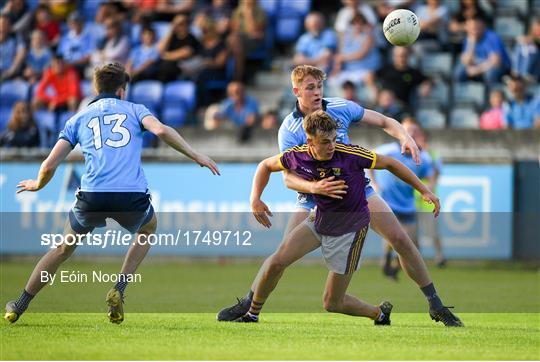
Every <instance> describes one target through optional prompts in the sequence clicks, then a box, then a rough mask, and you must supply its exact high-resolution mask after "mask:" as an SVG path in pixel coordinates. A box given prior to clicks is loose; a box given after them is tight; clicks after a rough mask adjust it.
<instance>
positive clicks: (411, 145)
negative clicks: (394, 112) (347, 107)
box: [362, 109, 421, 165]
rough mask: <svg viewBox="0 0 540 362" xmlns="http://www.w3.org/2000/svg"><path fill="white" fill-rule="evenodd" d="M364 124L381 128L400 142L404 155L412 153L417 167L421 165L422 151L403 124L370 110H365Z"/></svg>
mask: <svg viewBox="0 0 540 362" xmlns="http://www.w3.org/2000/svg"><path fill="white" fill-rule="evenodd" d="M362 122H365V123H367V124H370V125H372V126H377V127H381V128H382V129H383V130H384V131H385V132H386V133H388V134H389V135H390V136H392V137H394V138H396V139H398V140H399V143H400V144H401V153H402V154H403V153H405V152H410V153H411V155H412V158H413V160H414V162H416V164H417V165H419V164H420V163H421V160H420V150H419V149H418V145H417V144H416V142H414V140H413V139H412V137H411V136H409V134H408V133H407V131H406V130H405V128H403V126H402V125H401V123H399V122H398V121H396V120H395V119H393V118H390V117H386V116H385V115H383V114H381V113H379V112H375V111H372V110H370V109H366V110H365V113H364V117H363V118H362Z"/></svg>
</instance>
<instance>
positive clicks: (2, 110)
mask: <svg viewBox="0 0 540 362" xmlns="http://www.w3.org/2000/svg"><path fill="white" fill-rule="evenodd" d="M11 111H12V108H11V107H0V132H3V131H4V130H5V129H6V128H7V125H8V123H9V119H10V118H11Z"/></svg>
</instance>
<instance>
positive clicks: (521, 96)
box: [504, 76, 536, 129]
mask: <svg viewBox="0 0 540 362" xmlns="http://www.w3.org/2000/svg"><path fill="white" fill-rule="evenodd" d="M508 89H509V90H510V94H511V95H512V96H511V98H510V100H509V102H508V107H505V108H504V122H505V123H506V125H507V126H508V128H513V129H530V128H533V127H534V124H535V119H534V118H535V106H536V105H535V104H534V100H533V98H532V97H531V96H529V95H527V90H526V86H525V80H524V79H523V78H521V77H520V76H512V77H509V79H508Z"/></svg>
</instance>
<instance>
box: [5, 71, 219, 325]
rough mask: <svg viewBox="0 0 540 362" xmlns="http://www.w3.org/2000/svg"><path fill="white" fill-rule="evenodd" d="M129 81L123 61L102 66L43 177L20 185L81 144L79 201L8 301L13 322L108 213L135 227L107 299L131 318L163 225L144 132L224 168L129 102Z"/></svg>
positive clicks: (22, 187)
mask: <svg viewBox="0 0 540 362" xmlns="http://www.w3.org/2000/svg"><path fill="white" fill-rule="evenodd" d="M128 82H129V75H128V74H127V73H126V72H125V70H124V67H123V66H122V65H121V64H118V63H111V64H106V65H103V66H101V67H98V68H96V70H95V73H94V85H95V88H96V91H97V94H98V96H97V97H96V99H95V100H94V101H93V102H92V103H91V104H90V105H89V106H88V107H87V108H86V109H84V110H82V111H81V112H79V113H77V114H75V115H74V116H73V117H72V118H71V119H69V120H68V121H67V123H66V126H65V128H64V130H63V131H62V132H61V133H60V136H59V139H58V142H57V143H56V145H55V146H54V148H53V149H52V151H51V153H50V154H49V156H48V157H47V159H46V160H45V161H43V163H42V164H41V168H40V170H39V174H38V178H37V179H36V180H24V181H21V182H20V183H19V184H18V185H17V187H18V188H19V189H18V190H17V193H20V192H24V191H38V190H40V189H42V188H43V187H45V186H46V185H47V183H48V182H49V181H50V180H51V179H52V177H53V175H54V173H55V171H56V169H57V167H58V166H59V165H60V163H61V162H62V161H63V160H64V159H65V158H66V157H67V155H68V154H69V153H70V152H71V150H72V149H73V148H74V147H75V146H76V145H77V144H79V145H80V147H81V150H82V153H83V155H84V160H85V173H84V175H83V176H82V178H81V187H80V190H78V192H77V195H76V197H77V201H76V203H75V205H74V206H73V208H72V209H71V211H70V212H69V219H68V221H67V222H66V225H65V227H64V238H63V240H64V242H63V243H62V244H61V245H59V246H58V247H57V248H53V249H51V250H50V251H49V252H47V253H46V254H45V255H44V256H43V257H42V258H41V259H40V261H39V262H38V264H37V265H36V267H35V268H34V271H33V272H32V274H31V275H30V278H29V280H28V282H27V284H26V286H25V288H24V290H23V292H22V294H21V296H20V297H19V299H17V300H14V301H10V302H8V303H7V304H6V314H5V316H4V319H6V320H7V321H9V322H11V323H14V322H16V321H17V320H18V319H19V317H20V316H21V315H22V314H23V313H24V311H25V310H26V309H27V307H28V304H29V303H30V301H31V300H32V299H33V298H34V296H35V295H36V294H37V293H38V292H39V291H40V290H41V289H42V288H43V287H44V286H45V285H46V284H47V283H46V282H43V281H42V280H41V275H42V273H47V274H48V275H53V274H54V273H55V272H56V270H57V269H58V267H59V266H60V264H61V263H62V262H64V261H65V260H66V259H67V258H69V256H70V255H71V254H72V253H73V252H74V251H75V248H76V246H77V243H76V242H74V241H79V240H83V239H84V235H86V234H87V233H89V232H91V231H92V230H93V229H94V228H96V227H101V226H105V224H106V223H105V221H106V219H107V218H112V219H114V220H116V221H117V222H118V223H119V224H120V225H121V226H123V227H124V228H126V229H127V230H128V231H130V232H131V233H136V235H135V239H134V242H133V243H132V245H131V247H130V249H129V251H128V252H127V254H126V257H125V259H124V263H123V266H122V269H121V272H120V274H119V275H118V283H116V285H115V286H114V287H113V288H112V289H111V290H110V291H109V292H108V293H107V297H106V302H107V304H108V306H109V313H108V316H109V320H110V321H111V322H113V323H117V324H119V323H121V322H122V321H123V320H124V311H123V302H124V290H125V288H126V286H127V283H128V282H129V281H130V280H133V275H134V273H135V271H136V270H137V267H138V266H139V264H140V263H141V262H142V260H143V259H144V257H145V255H146V253H147V252H148V250H149V248H150V245H149V243H147V242H146V241H147V238H148V235H150V234H153V233H155V231H156V227H157V220H156V216H155V214H154V209H153V208H152V204H151V203H150V195H149V194H148V193H147V191H148V189H147V187H148V186H147V182H146V178H145V176H144V172H143V170H142V167H141V152H142V142H143V132H144V131H145V130H146V131H149V132H152V133H153V134H155V135H156V136H158V137H159V138H160V139H161V140H163V141H164V142H165V143H167V144H168V145H169V146H171V147H172V148H174V149H175V150H177V151H178V152H181V153H183V154H184V155H186V156H187V157H189V158H191V159H192V160H193V161H195V162H197V163H198V164H199V165H201V166H204V167H208V168H209V169H210V170H211V171H212V173H213V174H219V170H218V168H217V166H216V164H215V163H214V161H213V160H212V159H210V158H209V157H208V156H206V155H203V154H201V153H199V152H197V151H195V150H194V149H193V148H192V147H191V146H190V145H189V144H188V143H187V142H186V141H185V140H184V139H183V138H182V137H181V136H180V135H179V134H178V133H177V132H176V131H175V130H174V129H172V128H170V127H168V126H166V125H164V124H162V123H161V122H160V121H159V120H158V119H157V118H155V117H154V116H153V115H152V114H151V113H150V111H148V109H147V108H146V107H145V106H143V105H140V104H134V103H131V102H128V101H125V100H124V98H125V96H126V87H127V84H128Z"/></svg>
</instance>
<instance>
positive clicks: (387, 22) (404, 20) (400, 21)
mask: <svg viewBox="0 0 540 362" xmlns="http://www.w3.org/2000/svg"><path fill="white" fill-rule="evenodd" d="M383 31H384V36H385V37H386V39H387V40H388V41H389V42H390V43H392V44H393V45H398V46H407V45H411V44H412V43H414V42H415V41H416V39H418V34H420V22H419V21H418V18H417V17H416V15H415V14H414V13H413V12H412V11H409V10H407V9H397V10H394V11H392V12H391V13H390V14H388V16H386V19H384V23H383Z"/></svg>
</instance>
